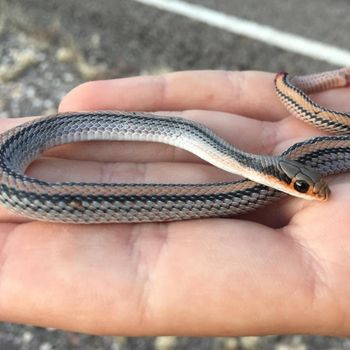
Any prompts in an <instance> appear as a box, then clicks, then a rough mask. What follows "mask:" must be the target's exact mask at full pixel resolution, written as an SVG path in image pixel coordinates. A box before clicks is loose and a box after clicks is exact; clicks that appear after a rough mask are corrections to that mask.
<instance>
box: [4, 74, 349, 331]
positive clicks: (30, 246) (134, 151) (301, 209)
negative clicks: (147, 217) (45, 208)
mask: <svg viewBox="0 0 350 350" xmlns="http://www.w3.org/2000/svg"><path fill="white" fill-rule="evenodd" d="M273 78H274V76H273V75H272V74H267V73H260V72H242V73H237V72H223V71H216V72H211V71H201V72H180V73H173V74H167V75H163V76H159V77H137V78H128V79H120V80H111V81H97V82H90V83H86V84H83V85H81V86H79V87H77V88H76V89H74V90H73V91H71V92H70V93H69V94H68V95H67V96H66V97H65V98H64V99H63V101H62V103H61V105H60V111H73V110H74V111H75V110H94V109H95V110H97V109H100V110H101V109H119V110H145V111H170V110H171V111H179V112H177V113H176V115H180V116H183V117H185V118H190V119H193V120H197V121H200V122H202V123H204V124H206V125H207V126H209V127H211V128H212V129H214V131H215V132H216V133H217V134H219V135H221V136H222V137H224V138H226V139H227V140H228V141H230V142H232V143H234V144H235V145H237V146H238V147H240V148H242V149H245V150H248V151H252V152H258V153H266V154H267V153H273V154H278V153H280V152H281V151H283V150H284V149H286V148H287V147H288V146H289V145H291V144H293V143H294V142H296V141H299V140H303V139H306V138H308V137H310V136H312V135H317V134H320V132H319V131H317V130H314V129H313V128H312V127H310V126H307V125H304V124H303V123H302V122H301V121H298V120H296V119H295V118H294V117H292V116H290V115H289V114H288V112H287V111H286V110H285V109H284V107H283V106H282V104H281V103H280V102H279V100H278V98H277V97H276V96H275V93H274V90H273ZM348 94H349V91H348V90H346V89H338V90H333V91H327V92H324V93H320V94H317V95H314V98H315V100H317V101H318V102H319V103H321V104H323V105H325V106H328V107H333V108H336V109H338V110H350V102H346V101H349V98H348ZM181 111H183V112H181ZM26 119H28V118H25V119H14V120H1V121H0V128H1V131H4V130H6V129H8V128H10V127H12V126H14V125H17V124H19V123H22V122H23V121H24V120H26ZM28 174H30V175H32V176H36V177H38V178H42V179H46V180H55V181H62V180H66V181H104V182H105V181H110V182H112V181H115V182H125V181H129V182H135V181H136V182H211V181H218V180H230V179H232V178H234V177H233V176H232V175H230V174H226V173H224V172H222V171H219V170H217V169H214V168H213V167H211V166H209V165H208V164H205V163H202V162H201V161H200V160H199V159H197V158H196V157H194V156H192V155H191V154H189V153H186V152H184V151H181V150H178V149H174V148H172V147H169V146H166V145H159V144H146V143H142V144H140V143H131V142H125V143H111V142H110V143H108V142H91V143H82V144H76V145H65V146H61V147H58V148H56V149H53V150H50V151H49V152H47V153H46V154H45V157H43V158H41V159H40V160H38V161H36V162H34V163H33V164H32V165H31V166H30V167H29V169H28ZM348 182H349V175H347V174H344V175H340V176H337V177H334V178H331V179H329V184H330V187H331V190H332V194H331V198H330V199H329V200H328V201H327V202H317V201H314V202H310V201H303V200H300V199H292V198H288V199H286V200H283V201H281V202H278V203H277V204H275V205H273V206H270V207H268V208H264V209H262V210H260V211H258V212H256V213H253V214H251V215H249V216H246V217H244V218H235V219H206V220H197V221H184V222H175V223H169V224H166V223H161V224H130V225H124V224H123V225H120V224H119V225H118V224H113V225H64V224H53V223H43V222H35V221H30V220H27V219H25V218H21V217H19V216H17V215H15V214H12V213H9V212H8V211H6V210H5V209H1V210H0V222H1V224H0V225H1V226H0V316H1V317H0V318H1V320H2V321H12V322H19V323H31V324H35V325H41V326H49V327H56V328H63V329H69V330H75V331H83V332H88V333H95V334H123V335H126V334H129V335H155V334H182V335H183V334H187V335H243V334H244V335H247V334H271V333H313V334H316V333H317V334H337V335H349V334H350V319H349V317H350V298H349V295H350V285H348V284H349V283H348V280H349V279H348V277H349V275H350V259H349V257H350V238H349V237H348V236H349V220H350V216H349V211H350V202H349V195H350V186H349V184H348Z"/></svg>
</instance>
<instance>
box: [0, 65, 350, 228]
mask: <svg viewBox="0 0 350 350" xmlns="http://www.w3.org/2000/svg"><path fill="white" fill-rule="evenodd" d="M349 77H350V69H349V68H342V69H337V70H335V71H329V72H323V73H317V74H312V75H305V76H292V77H291V76H290V75H289V74H288V73H286V72H281V73H278V74H276V76H275V79H274V84H275V91H276V94H277V96H278V97H279V99H280V101H281V103H283V105H284V106H285V107H286V109H287V110H288V111H289V112H290V113H291V114H293V115H294V116H296V117H297V118H299V119H301V120H303V121H305V122H306V123H309V124H312V125H313V126H315V127H317V128H319V129H320V130H323V131H326V132H328V134H327V135H325V136H316V137H313V138H311V139H309V140H306V141H302V142H298V143H295V144H294V145H292V146H291V147H289V148H288V149H287V150H286V151H284V152H283V153H282V154H280V155H277V156H272V155H259V154H253V153H248V152H245V151H243V150H240V149H238V148H237V147H235V146H233V145H232V144H230V143H228V142H227V141H225V140H224V139H223V138H221V137H219V136H218V135H216V134H215V133H214V132H213V131H212V130H210V129H209V128H207V127H206V126H204V125H202V124H199V123H197V122H193V121H190V120H186V119H183V118H180V117H174V116H171V117H169V116H161V115H158V114H154V113H153V114H152V113H146V112H129V111H87V112H85V111H82V112H66V113H58V114H55V115H51V116H48V117H39V118H37V119H33V120H31V121H29V122H26V123H24V124H22V125H19V126H17V127H14V128H12V129H10V130H8V131H6V132H4V133H3V134H1V135H0V205H2V206H3V207H6V208H7V209H10V210H11V211H14V212H15V213H18V214H20V215H22V216H25V217H27V218H31V219H35V220H41V221H50V222H61V223H81V224H87V223H119V222H124V223H135V222H163V221H178V220H188V219H196V218H208V217H233V216H236V215H240V214H245V213H248V212H251V211H253V210H256V209H258V208H261V207H263V206H266V205H268V204H270V203H272V202H274V201H276V200H279V199H280V198H282V197H283V196H285V195H287V194H289V195H293V196H296V197H300V198H303V199H308V200H318V201H325V200H327V199H328V197H329V196H330V190H329V187H328V185H327V183H326V181H325V177H326V176H330V175H334V174H337V173H341V172H346V171H348V170H350V133H349V131H350V130H349V128H350V114H349V113H345V112H337V111H334V110H331V109H327V108H325V107H322V106H320V105H319V104H317V103H316V102H315V101H313V100H312V99H311V97H310V94H311V93H314V92H318V91H323V90H327V89H332V88H337V87H344V86H348V85H349V83H350V78H349ZM329 133H330V134H329ZM90 140H111V141H112V140H114V141H115V140H116V141H126V140H127V141H150V142H160V143H165V144H168V145H171V146H175V147H179V148H182V149H184V150H187V151H189V152H192V153H193V154H195V155H196V156H198V157H200V158H202V159H203V160H205V161H207V162H209V163H210V164H212V165H214V166H215V167H218V168H220V169H223V170H225V171H228V172H231V173H235V174H238V175H241V176H242V177H243V179H241V180H238V181H234V182H217V183H209V184H204V183H203V184H190V183H188V184H170V183H169V184H160V183H150V184H145V183H142V184H140V183H85V182H48V181H44V180H40V179H37V178H34V177H31V176H29V175H27V174H26V169H27V167H28V166H29V164H31V163H32V162H33V161H34V160H35V159H36V158H37V157H39V156H40V155H41V154H42V153H43V152H44V151H46V150H48V149H49V148H52V147H55V146H58V145H62V144H67V143H74V142H80V141H90Z"/></svg>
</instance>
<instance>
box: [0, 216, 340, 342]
mask: <svg viewBox="0 0 350 350" xmlns="http://www.w3.org/2000/svg"><path fill="white" fill-rule="evenodd" d="M233 223H234V224H233ZM5 229H7V230H10V229H12V231H11V232H10V233H7V234H6V233H5V232H4V231H5ZM0 243H1V244H0V247H1V248H2V249H1V255H0V258H1V261H2V269H1V288H0V310H1V318H2V320H3V321H11V322H19V323H30V324H34V325H40V326H45V327H55V328H60V329H68V330H74V331H80V332H86V333H93V334H124V335H151V334H153V335H154V334H170V333H171V334H174V335H178V334H182V335H185V334H186V335H197V336H198V335H214V334H215V335H223V336H224V335H225V336H227V335H242V334H245V335H247V334H270V333H272V332H273V333H275V332H278V333H291V332H293V333H296V332H301V331H303V332H313V331H314V330H315V329H318V328H317V327H319V326H320V325H321V324H322V325H323V326H324V323H323V322H324V321H323V320H322V318H320V317H319V315H318V312H320V313H322V314H324V312H327V310H325V309H324V308H320V307H319V306H320V305H318V304H317V301H318V300H320V299H315V300H314V303H316V304H313V306H314V307H313V308H309V307H307V305H309V302H310V299H309V295H310V293H309V292H310V288H311V285H312V283H313V279H312V278H313V271H312V270H311V268H310V267H312V266H313V264H312V263H310V262H309V261H305V259H301V258H300V254H301V253H302V252H299V251H298V249H300V247H301V245H298V244H295V242H294V241H293V240H291V239H290V238H289V237H288V236H287V235H283V234H281V233H280V232H274V231H273V230H270V229H266V228H264V227H262V226H261V225H257V224H252V223H247V222H242V221H235V222H233V221H231V220H202V221H196V222H180V223H173V224H161V225H158V224H157V225H154V224H144V225H88V226H82V225H52V224H39V223H31V224H25V225H20V226H17V227H16V228H15V229H14V228H13V227H11V226H2V233H1V235H0ZM304 263H305V265H304ZM33 271H35V273H33ZM300 276H303V278H300ZM179 281H180V282H181V283H179ZM238 281H239V283H237V282H238ZM291 290H293V291H297V293H290V291H291ZM24 291H25V292H24ZM72 291H74V293H72ZM286 295H288V296H289V297H288V302H286V298H285V296H286ZM324 298H326V295H323V298H322V300H323V304H322V305H328V304H327V303H325V302H324ZM272 303H273V305H274V307H273V308H271V304H272ZM203 305H206V307H203ZM257 309H258V310H259V317H258V318H257V317H256V310H257ZM317 310H319V311H317ZM300 313H302V314H303V317H302V318H300V317H298V316H299V315H300ZM68 314H69V315H70V317H67V315H68ZM233 314H234V315H235V317H232V315H233ZM281 314H283V315H284V317H283V318H281V317H280V315H281ZM332 315H333V313H332ZM314 327H315V328H314Z"/></svg>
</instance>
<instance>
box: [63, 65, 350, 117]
mask: <svg viewBox="0 0 350 350" xmlns="http://www.w3.org/2000/svg"><path fill="white" fill-rule="evenodd" d="M273 80H274V74H270V73H263V72H228V71H189V72H175V73H169V74H165V75H162V76H146V77H145V76H143V77H133V78H124V79H114V80H105V81H94V82H88V83H84V84H82V85H80V86H78V87H77V88H75V89H73V90H72V91H71V92H70V93H68V95H66V97H65V98H64V99H63V100H62V102H61V105H60V110H61V111H70V110H98V109H120V110H144V111H156V110H158V111H161V110H176V111H181V110H186V109H206V110H215V111H223V112H230V113H235V114H240V115H245V116H247V117H251V118H254V119H258V120H268V121H275V120H281V119H282V118H283V117H285V116H286V115H288V113H287V111H286V109H285V108H284V107H283V106H282V104H281V102H280V101H279V99H278V98H277V96H276V94H275V91H274V84H273ZM334 91H336V92H334ZM96 92H98V93H96ZM312 96H313V97H314V98H315V100H316V101H317V102H319V103H321V104H322V103H326V105H328V103H329V107H334V108H350V104H349V102H348V101H349V100H348V97H347V96H348V89H336V90H333V91H327V92H322V93H318V94H314V95H312ZM334 97H336V98H334ZM338 99H339V103H338V102H337V101H338Z"/></svg>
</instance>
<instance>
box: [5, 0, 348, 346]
mask: <svg viewBox="0 0 350 350" xmlns="http://www.w3.org/2000/svg"><path fill="white" fill-rule="evenodd" d="M157 3H162V4H163V5H164V4H165V5H166V6H165V5H164V6H165V7H169V6H170V5H173V7H172V8H165V9H159V8H157V7H155V4H157ZM184 3H185V5H186V4H187V5H188V4H189V5H200V6H201V8H193V7H191V6H190V7H185V8H186V9H187V10H186V11H187V16H184V15H183V14H179V12H181V11H180V9H181V8H182V9H183V8H184V7H183V4H184ZM170 7H171V6H170ZM203 7H204V10H205V9H211V10H213V11H215V13H214V12H205V13H206V16H204V17H203V16H202V17H200V15H201V14H202V12H201V11H202V9H203ZM191 9H192V10H191ZM176 12H177V13H176ZM213 13H214V14H219V17H215V16H214V17H215V18H219V22H220V21H221V23H222V25H221V27H220V28H218V27H215V26H213V23H212V21H211V20H210V18H212V17H211V15H213ZM349 13H350V2H348V1H346V0H335V1H334V0H309V1H307V2H306V1H303V0H291V1H288V2H287V1H278V0H270V1H268V2H267V1H265V2H263V1H260V0H245V1H239V0H201V1H200V0H186V2H185V0H184V1H183V2H176V1H175V2H174V1H172V0H158V1H156V0H154V1H152V0H150V1H148V2H147V3H145V2H143V3H142V1H134V0H101V1H94V0H84V1H83V0H80V1H79V0H60V1H58V0H7V1H6V0H0V117H1V118H9V117H18V116H26V115H45V114H49V113H52V112H55V111H56V110H57V106H58V103H59V102H60V100H61V98H62V97H63V96H64V95H65V94H66V93H67V92H68V91H69V90H70V89H71V88H73V87H74V86H76V85H78V84H80V83H82V82H84V81H87V80H94V79H104V78H116V77H125V76H131V75H140V74H160V73H164V72H169V71H175V70H188V69H230V70H264V71H271V72H276V71H281V70H286V71H288V72H291V73H306V72H316V71H321V70H327V69H332V68H335V67H337V66H340V65H346V64H347V63H346V61H347V59H349V62H350V41H349V40H348V36H347V35H348V33H349V32H350V31H349V29H350V16H349ZM189 16H190V17H192V18H189ZM220 16H221V17H220ZM222 16H229V17H225V18H226V19H227V21H226V20H225V23H226V25H225V26H224V25H223V23H224V20H223V18H224V17H222ZM230 16H231V17H230ZM232 16H235V17H232ZM239 19H245V20H249V21H250V22H249V25H248V27H247V28H248V29H247V28H246V32H244V31H243V32H242V31H240V30H239V23H240V22H239ZM256 24H258V25H265V26H266V25H267V26H270V27H272V28H273V30H272V31H270V34H269V35H270V36H267V37H265V38H263V39H262V38H261V33H264V30H265V29H266V28H265V27H260V26H256ZM237 26H238V27H237ZM235 28H236V29H235ZM269 30H270V29H269ZM285 33H288V34H290V35H289V36H285ZM281 35H282V36H281ZM261 40H263V41H261ZM303 40H304V41H303ZM315 43H316V44H315ZM334 46H336V47H337V48H338V49H337V48H334ZM347 50H349V52H348V51H347ZM301 52H302V53H301ZM43 263H45V262H43ZM209 283H210V282H209ZM67 317H69V315H67ZM232 317H235V316H234V315H232ZM324 317H327V315H325V316H324ZM0 349H1V350H2V349H4V350H11V349H40V350H51V349H113V350H117V349H133V350H136V349H139V350H146V349H164V350H171V349H200V350H202V349H214V350H215V349H225V350H229V349H276V350H288V349H295V350H307V349H321V350H322V349H329V350H336V349H350V340H348V339H344V338H335V337H310V336H300V335H295V336H282V335H278V336H268V337H241V338H183V337H155V338H126V337H97V336H87V335H80V334H76V333H69V332H62V331H58V330H54V329H43V328H38V327H32V326H28V325H27V326H23V325H13V324H5V323H3V324H1V325H0Z"/></svg>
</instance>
